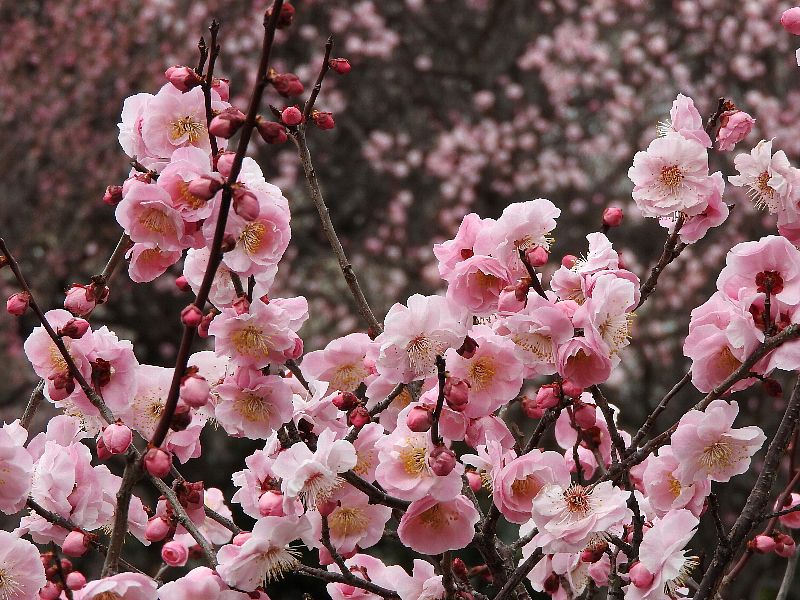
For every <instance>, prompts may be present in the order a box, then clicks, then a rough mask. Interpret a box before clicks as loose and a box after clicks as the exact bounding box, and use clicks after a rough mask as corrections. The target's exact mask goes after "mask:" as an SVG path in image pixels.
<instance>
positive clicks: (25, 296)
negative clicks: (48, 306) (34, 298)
mask: <svg viewBox="0 0 800 600" xmlns="http://www.w3.org/2000/svg"><path fill="white" fill-rule="evenodd" d="M30 303H31V295H30V294H29V293H28V292H19V293H18V294H14V295H12V296H9V298H8V300H7V301H6V310H7V311H8V312H9V313H11V314H12V315H17V316H19V315H21V314H23V313H24V312H25V311H26V310H28V306H29V305H30Z"/></svg>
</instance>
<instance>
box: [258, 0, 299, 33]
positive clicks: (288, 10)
mask: <svg viewBox="0 0 800 600" xmlns="http://www.w3.org/2000/svg"><path fill="white" fill-rule="evenodd" d="M270 17H272V8H268V9H267V12H266V13H265V18H266V19H269V18H270ZM293 17H294V6H292V5H291V4H289V3H284V4H283V5H282V6H281V12H280V14H279V15H278V22H277V23H276V25H275V26H276V27H277V28H278V29H285V28H286V27H289V25H291V24H292V18H293Z"/></svg>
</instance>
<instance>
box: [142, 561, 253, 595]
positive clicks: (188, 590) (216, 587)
mask: <svg viewBox="0 0 800 600" xmlns="http://www.w3.org/2000/svg"><path fill="white" fill-rule="evenodd" d="M228 589H229V588H228V586H227V585H225V583H224V582H223V581H222V579H221V578H220V576H219V575H217V574H216V573H215V572H214V571H212V570H211V569H210V568H209V567H196V568H194V569H192V570H191V571H189V572H188V573H187V574H186V575H184V576H183V577H181V578H180V579H176V580H174V581H170V582H169V583H165V584H164V585H162V586H161V587H160V588H158V598H159V600H186V598H202V599H203V600H223V599H227V598H231V600H233V599H238V598H241V599H242V600H244V598H246V597H247V594H245V593H244V592H234V591H228ZM223 592H225V593H224V594H223Z"/></svg>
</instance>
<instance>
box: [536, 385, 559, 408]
mask: <svg viewBox="0 0 800 600" xmlns="http://www.w3.org/2000/svg"><path fill="white" fill-rule="evenodd" d="M558 401H559V391H558V384H557V383H549V384H547V385H543V386H542V387H540V388H539V391H538V392H536V403H537V404H538V405H539V406H541V407H542V408H552V407H553V406H555V405H556V404H558Z"/></svg>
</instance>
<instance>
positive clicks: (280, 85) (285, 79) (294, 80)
mask: <svg viewBox="0 0 800 600" xmlns="http://www.w3.org/2000/svg"><path fill="white" fill-rule="evenodd" d="M270 83H271V84H272V86H273V87H274V88H275V91H276V92H278V93H279V94H280V95H281V96H283V97H284V98H291V97H293V96H299V95H300V94H302V93H303V92H304V91H305V90H304V88H303V84H302V83H301V82H300V79H299V78H298V77H297V75H293V74H292V73H284V74H283V75H275V76H274V77H273V78H272V81H271V82H270ZM284 123H286V121H285V120H284ZM287 125H289V123H287ZM294 125H296V123H294Z"/></svg>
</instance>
